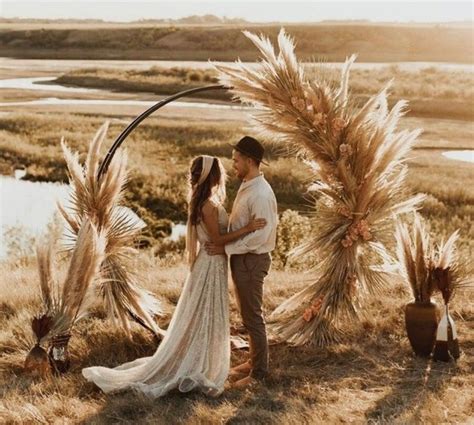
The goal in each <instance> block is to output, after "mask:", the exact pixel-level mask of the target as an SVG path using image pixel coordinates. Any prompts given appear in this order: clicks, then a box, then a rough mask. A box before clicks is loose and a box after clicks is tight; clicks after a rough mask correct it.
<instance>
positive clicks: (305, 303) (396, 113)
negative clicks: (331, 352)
mask: <svg viewBox="0 0 474 425" xmlns="http://www.w3.org/2000/svg"><path fill="white" fill-rule="evenodd" d="M245 35H246V36H247V37H248V38H249V39H250V40H251V41H252V42H253V43H254V44H255V45H256V47H257V48H258V49H259V51H260V53H261V56H262V59H261V61H260V62H258V64H257V67H249V66H247V65H245V64H243V63H241V62H240V61H237V62H236V63H235V64H233V65H228V66H223V65H216V69H217V71H218V72H219V79H220V82H221V83H222V84H224V85H226V86H227V87H229V88H230V89H231V91H232V93H233V95H234V98H235V99H239V100H240V101H242V102H243V103H246V104H250V105H253V106H255V109H254V111H253V113H252V119H253V121H252V122H253V125H254V129H255V131H256V132H257V133H258V134H259V135H260V136H261V137H263V138H264V139H267V140H272V141H274V142H277V143H279V144H280V145H282V146H285V147H287V148H288V149H289V150H291V151H293V152H295V153H297V154H300V155H301V156H302V157H304V158H305V159H306V160H307V161H310V162H315V163H317V165H318V167H317V170H315V172H314V175H313V176H312V177H313V180H316V179H318V180H319V182H318V184H312V185H311V189H312V191H313V193H316V196H315V202H314V205H313V206H314V211H315V213H314V218H313V219H314V220H316V221H317V227H318V229H319V233H318V234H315V235H313V236H312V238H311V240H310V241H309V242H308V243H306V244H304V245H303V246H301V247H300V248H299V249H298V250H297V251H296V253H297V255H306V254H309V253H314V252H316V254H317V258H320V259H321V262H320V263H319V264H318V267H317V272H316V275H315V277H314V283H313V284H311V285H310V286H309V287H308V288H306V289H304V290H303V291H302V292H300V293H298V294H296V295H295V296H294V297H292V298H290V299H289V300H287V301H285V302H284V303H283V304H282V305H281V306H279V307H278V308H277V309H276V310H275V311H274V312H273V313H272V314H271V316H270V317H269V321H270V322H271V323H270V327H269V328H270V331H271V332H272V334H273V337H274V338H275V339H277V340H281V341H287V342H289V343H292V344H297V345H299V344H304V343H308V342H310V343H315V344H318V345H322V344H326V343H327V342H329V341H331V340H334V338H335V337H336V334H337V332H338V331H342V330H343V328H344V326H345V325H346V324H347V322H348V321H350V320H353V319H356V318H358V317H359V316H360V314H361V313H362V311H361V309H360V303H361V302H362V299H363V296H364V294H365V293H367V292H369V293H380V291H381V290H382V289H383V288H384V286H385V279H384V276H383V275H382V274H381V272H380V270H379V269H380V268H379V269H378V268H377V266H380V264H382V263H383V262H384V261H385V259H386V258H387V257H388V254H387V252H386V250H385V246H387V243H388V242H390V239H391V237H392V235H393V223H394V216H398V215H400V214H402V213H405V212H408V211H412V210H413V208H415V207H416V206H417V205H418V203H419V202H420V201H421V199H422V197H421V196H417V197H411V198H410V197H409V196H408V195H407V189H406V185H405V177H406V173H407V168H406V165H405V161H406V158H407V155H408V153H409V152H410V150H411V148H412V146H413V144H414V142H415V140H416V138H417V136H418V135H419V134H420V130H414V131H397V129H396V127H397V123H398V120H399V118H400V117H401V116H402V115H403V113H404V111H405V107H406V103H405V102H404V101H400V102H398V103H397V104H396V105H395V106H394V107H393V108H392V109H391V110H390V111H389V109H388V106H387V92H388V88H389V87H388V86H387V87H385V88H384V89H383V90H382V91H381V92H380V93H379V94H377V95H376V96H373V97H372V98H370V99H369V100H368V102H367V103H366V104H365V105H363V106H362V107H360V108H359V107H357V105H355V104H354V101H353V100H352V98H351V96H350V91H349V83H348V81H349V69H350V65H351V64H352V62H353V61H354V60H355V56H351V57H350V58H349V59H348V60H347V61H346V64H345V66H344V68H343V71H342V75H341V83H340V85H339V86H337V85H336V84H334V83H332V82H331V81H330V79H328V78H326V76H325V75H324V73H318V72H313V74H312V75H313V78H312V79H311V80H310V79H309V78H308V77H307V76H306V74H305V70H304V68H303V67H302V66H301V65H300V64H299V63H298V61H297V59H296V56H295V54H294V43H293V41H292V39H291V38H290V37H289V36H287V35H286V33H285V32H284V30H281V32H280V34H279V36H278V46H279V53H278V54H276V53H275V51H274V48H273V46H272V44H271V42H270V41H269V40H268V38H266V37H264V36H256V35H254V34H251V33H249V32H245ZM314 191H315V192H314Z"/></svg>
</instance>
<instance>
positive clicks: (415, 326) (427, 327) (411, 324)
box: [405, 302, 439, 357]
mask: <svg viewBox="0 0 474 425" xmlns="http://www.w3.org/2000/svg"><path fill="white" fill-rule="evenodd" d="M438 321H439V310H438V307H437V305H436V304H435V303H433V302H428V303H419V302H418V303H417V302H411V303H408V304H407V305H406V306H405V326H406V330H407V335H408V339H409V341H410V344H411V347H412V348H413V351H414V352H415V354H416V355H417V356H421V357H429V356H430V354H431V352H432V351H433V347H434V345H435V341H436V329H437V328H438Z"/></svg>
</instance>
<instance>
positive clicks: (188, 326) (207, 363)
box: [82, 155, 266, 398]
mask: <svg viewBox="0 0 474 425" xmlns="http://www.w3.org/2000/svg"><path fill="white" fill-rule="evenodd" d="M189 180H190V186H191V189H190V196H189V211H188V225H187V236H186V250H187V253H188V262H189V267H190V269H189V273H188V275H187V278H186V281H185V284H184V287H183V291H182V293H181V296H180V298H179V301H178V305H177V306H176V309H175V311H174V314H173V317H172V319H171V322H170V324H169V326H168V330H167V332H166V336H165V337H164V339H163V341H162V342H161V344H160V345H159V346H158V349H157V350H156V352H155V354H154V355H153V356H151V357H143V358H139V359H136V360H134V361H131V362H128V363H124V364H122V365H120V366H117V367H115V368H113V369H110V368H106V367H101V366H97V367H88V368H85V369H83V370H82V374H83V376H84V377H85V378H86V379H87V380H88V381H91V382H94V383H95V384H96V385H97V386H98V387H100V388H101V389H102V390H103V391H104V392H111V391H118V390H123V389H135V390H138V391H141V392H143V393H144V394H146V395H148V396H150V397H153V398H156V397H161V396H163V395H164V394H166V393H167V392H169V391H170V390H172V389H176V388H177V389H178V390H179V391H182V392H187V391H191V390H193V389H199V390H201V391H202V392H203V393H204V394H206V395H210V396H218V395H219V394H221V393H222V391H223V390H224V382H225V381H226V379H227V375H228V373H229V367H230V335H229V299H228V286H227V258H226V256H225V255H215V256H210V255H208V254H207V253H206V250H205V249H199V250H198V245H200V246H203V245H204V244H205V243H206V242H209V241H210V242H213V243H216V244H220V245H225V244H226V243H229V242H232V241H234V240H237V239H239V238H241V237H243V236H245V235H246V234H248V233H251V232H253V231H255V230H258V229H261V228H263V227H264V226H265V225H266V221H265V219H255V218H253V219H252V220H251V221H250V222H249V223H248V225H247V226H245V227H244V228H242V229H240V230H237V231H235V232H230V233H226V232H227V224H228V216H227V213H226V210H225V209H224V207H223V206H222V203H223V202H224V200H225V181H226V174H225V170H224V168H223V166H222V163H221V161H220V160H219V159H218V158H216V157H211V156H207V155H202V156H199V157H197V158H195V159H194V160H193V161H192V163H191V169H190V177H189Z"/></svg>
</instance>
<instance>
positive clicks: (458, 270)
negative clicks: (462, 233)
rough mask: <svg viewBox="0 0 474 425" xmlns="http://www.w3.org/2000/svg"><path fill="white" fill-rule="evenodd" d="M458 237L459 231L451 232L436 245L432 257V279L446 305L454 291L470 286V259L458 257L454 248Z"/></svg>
mask: <svg viewBox="0 0 474 425" xmlns="http://www.w3.org/2000/svg"><path fill="white" fill-rule="evenodd" d="M458 238H459V231H458V230H456V231H455V232H453V233H452V234H451V236H450V237H449V238H448V240H447V241H446V242H441V243H440V244H439V245H438V246H437V250H436V254H435V255H434V259H433V270H432V274H433V280H434V283H433V284H434V285H436V287H437V288H438V289H439V291H440V292H441V295H442V296H443V300H444V303H445V304H446V305H447V304H448V303H449V302H450V301H451V299H452V297H453V295H454V294H455V292H456V291H458V290H459V289H462V288H470V287H472V283H473V280H472V270H471V267H472V264H471V260H469V259H465V260H464V261H463V260H462V259H461V258H459V253H458V251H457V249H456V242H457V240H458Z"/></svg>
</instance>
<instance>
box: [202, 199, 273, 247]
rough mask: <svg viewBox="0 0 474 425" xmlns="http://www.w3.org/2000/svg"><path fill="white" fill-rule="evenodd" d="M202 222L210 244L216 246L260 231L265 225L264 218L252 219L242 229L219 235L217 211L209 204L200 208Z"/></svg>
mask: <svg viewBox="0 0 474 425" xmlns="http://www.w3.org/2000/svg"><path fill="white" fill-rule="evenodd" d="M202 220H203V222H204V225H205V226H206V229H207V232H208V234H209V237H210V238H211V242H212V243H214V244H216V245H225V244H227V243H229V242H233V241H235V240H237V239H239V238H241V237H242V236H245V235H247V234H248V233H252V232H253V231H255V230H258V229H262V228H263V227H265V225H266V223H267V221H266V220H265V219H264V218H257V219H256V218H252V219H251V220H250V222H249V223H248V224H247V225H246V226H244V227H243V228H241V229H239V230H236V231H234V232H229V233H225V234H223V235H221V234H220V231H219V210H218V209H217V207H216V206H214V205H213V204H212V203H211V202H206V203H205V204H204V206H203V208H202Z"/></svg>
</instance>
